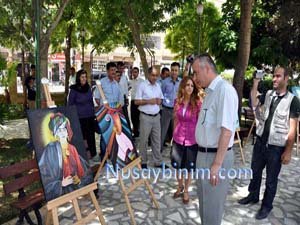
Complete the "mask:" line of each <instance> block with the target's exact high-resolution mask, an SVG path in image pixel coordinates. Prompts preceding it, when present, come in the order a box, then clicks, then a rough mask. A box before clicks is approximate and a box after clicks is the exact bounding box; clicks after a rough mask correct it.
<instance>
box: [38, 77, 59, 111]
mask: <svg viewBox="0 0 300 225" xmlns="http://www.w3.org/2000/svg"><path fill="white" fill-rule="evenodd" d="M41 83H42V85H43V89H44V93H45V98H46V104H47V107H48V108H55V107H56V105H55V102H54V101H53V100H52V97H51V94H50V91H49V86H48V84H49V80H48V79H47V78H43V79H42V80H41Z"/></svg>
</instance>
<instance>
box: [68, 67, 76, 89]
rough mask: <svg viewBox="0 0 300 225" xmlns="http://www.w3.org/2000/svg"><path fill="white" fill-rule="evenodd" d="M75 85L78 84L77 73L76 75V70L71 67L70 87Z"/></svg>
mask: <svg viewBox="0 0 300 225" xmlns="http://www.w3.org/2000/svg"><path fill="white" fill-rule="evenodd" d="M73 84H76V73H75V68H74V67H71V68H70V77H69V87H70V86H71V85H73Z"/></svg>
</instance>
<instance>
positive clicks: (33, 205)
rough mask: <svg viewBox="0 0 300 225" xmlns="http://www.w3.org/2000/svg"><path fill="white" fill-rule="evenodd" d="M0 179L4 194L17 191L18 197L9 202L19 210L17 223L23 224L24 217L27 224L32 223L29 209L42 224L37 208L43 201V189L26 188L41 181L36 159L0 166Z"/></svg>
mask: <svg viewBox="0 0 300 225" xmlns="http://www.w3.org/2000/svg"><path fill="white" fill-rule="evenodd" d="M0 179H1V180H2V181H3V190H4V193H5V195H9V194H11V193H14V192H18V199H16V200H15V201H14V202H12V203H11V206H12V207H14V208H16V209H18V210H20V214H19V220H18V221H17V224H23V222H24V218H25V219H26V221H27V222H28V223H29V224H34V223H33V221H32V220H31V218H30V216H29V215H28V211H29V210H31V209H33V210H34V212H35V215H36V217H37V222H38V224H39V225H40V224H42V217H41V214H40V212H39V208H40V207H41V206H42V204H41V203H42V202H43V201H44V192H43V189H42V188H39V189H37V190H34V191H29V190H28V187H29V186H31V185H32V184H33V183H38V182H41V180H40V174H39V170H38V165H37V162H36V160H35V159H31V160H27V161H22V162H18V163H14V164H11V165H9V166H5V167H1V168H0ZM5 181H6V182H5ZM25 188H26V190H25Z"/></svg>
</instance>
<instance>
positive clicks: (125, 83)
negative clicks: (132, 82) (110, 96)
mask: <svg viewBox="0 0 300 225" xmlns="http://www.w3.org/2000/svg"><path fill="white" fill-rule="evenodd" d="M119 84H120V88H121V93H122V95H126V98H128V94H129V93H128V79H127V77H126V75H125V74H122V76H121V78H120V82H119Z"/></svg>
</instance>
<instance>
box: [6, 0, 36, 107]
mask: <svg viewBox="0 0 300 225" xmlns="http://www.w3.org/2000/svg"><path fill="white" fill-rule="evenodd" d="M0 4H1V5H2V6H3V7H1V10H0V12H1V19H0V44H1V45H3V46H5V47H8V48H11V49H13V50H19V49H20V50H21V58H22V59H21V61H22V70H21V71H22V74H21V77H22V83H23V96H24V100H23V103H24V105H26V101H27V97H26V88H25V86H24V82H25V52H31V51H32V50H33V34H32V29H31V28H32V23H31V16H30V13H29V12H30V11H31V4H30V1H21V0H18V1H9V0H0ZM13 90H14V91H15V92H14V93H10V94H11V96H12V97H13V99H14V98H16V96H17V92H16V89H13ZM8 94H9V93H8Z"/></svg>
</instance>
